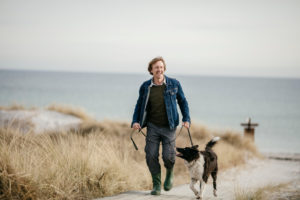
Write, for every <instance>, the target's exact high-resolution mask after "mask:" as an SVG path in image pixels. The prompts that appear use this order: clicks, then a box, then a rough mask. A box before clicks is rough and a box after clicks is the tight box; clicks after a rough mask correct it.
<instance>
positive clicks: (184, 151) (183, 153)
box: [176, 145, 200, 162]
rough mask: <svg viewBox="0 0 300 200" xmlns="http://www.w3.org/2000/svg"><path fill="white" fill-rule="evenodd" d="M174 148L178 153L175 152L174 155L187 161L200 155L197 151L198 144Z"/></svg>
mask: <svg viewBox="0 0 300 200" xmlns="http://www.w3.org/2000/svg"><path fill="white" fill-rule="evenodd" d="M176 150H177V151H178V152H179V153H178V154H176V156H178V157H179V158H182V159H184V160H186V161H188V162H191V161H193V160H196V159H198V158H199V157H200V156H199V151H198V145H194V146H192V147H185V148H178V147H177V148H176Z"/></svg>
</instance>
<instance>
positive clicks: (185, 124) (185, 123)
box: [182, 122, 190, 128]
mask: <svg viewBox="0 0 300 200" xmlns="http://www.w3.org/2000/svg"><path fill="white" fill-rule="evenodd" d="M182 126H184V127H185V128H190V123H189V122H182Z"/></svg>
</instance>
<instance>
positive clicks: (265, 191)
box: [235, 183, 289, 200]
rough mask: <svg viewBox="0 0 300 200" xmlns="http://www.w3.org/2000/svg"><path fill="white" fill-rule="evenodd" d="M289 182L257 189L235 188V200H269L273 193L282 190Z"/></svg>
mask: <svg viewBox="0 0 300 200" xmlns="http://www.w3.org/2000/svg"><path fill="white" fill-rule="evenodd" d="M288 185H289V184H287V183H282V184H278V185H267V186H264V187H261V188H258V189H256V190H249V189H242V188H235V200H267V199H269V195H270V194H271V193H274V192H277V191H280V190H281V189H283V188H285V187H287V186H288Z"/></svg>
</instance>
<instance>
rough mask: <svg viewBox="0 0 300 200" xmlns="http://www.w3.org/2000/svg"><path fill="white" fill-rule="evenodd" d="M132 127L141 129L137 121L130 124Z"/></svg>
mask: <svg viewBox="0 0 300 200" xmlns="http://www.w3.org/2000/svg"><path fill="white" fill-rule="evenodd" d="M132 128H133V129H135V130H140V129H141V126H140V124H139V123H137V122H136V123H134V124H133V125H132Z"/></svg>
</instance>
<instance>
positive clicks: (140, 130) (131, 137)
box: [130, 126, 194, 150]
mask: <svg viewBox="0 0 300 200" xmlns="http://www.w3.org/2000/svg"><path fill="white" fill-rule="evenodd" d="M182 128H183V126H181V128H180V131H179V133H178V134H177V136H176V137H175V139H174V140H171V141H170V142H168V143H169V144H170V143H171V142H173V141H175V140H176V139H177V138H178V137H179V135H180V133H181V131H182ZM186 129H187V130H188V134H189V138H190V142H191V145H192V146H194V145H193V141H192V136H191V133H190V128H186ZM139 132H140V133H142V134H143V136H144V137H145V138H146V140H148V141H150V142H153V143H156V142H154V141H152V140H150V139H149V138H147V136H146V134H145V133H144V132H143V131H142V129H139ZM133 133H135V130H133V131H132V132H131V134H130V139H131V141H132V144H133V146H134V148H135V150H138V147H137V145H136V143H135V142H134V140H133Z"/></svg>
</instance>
